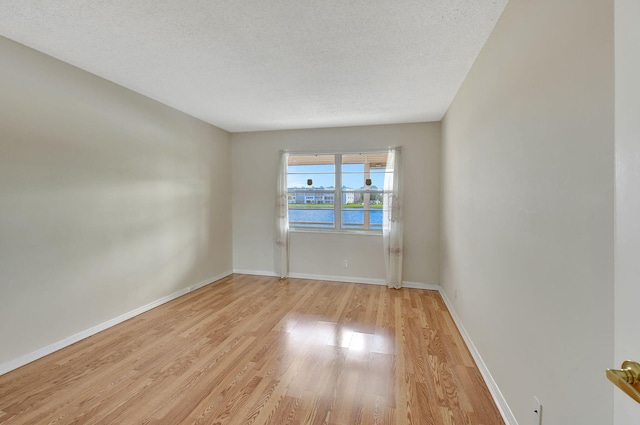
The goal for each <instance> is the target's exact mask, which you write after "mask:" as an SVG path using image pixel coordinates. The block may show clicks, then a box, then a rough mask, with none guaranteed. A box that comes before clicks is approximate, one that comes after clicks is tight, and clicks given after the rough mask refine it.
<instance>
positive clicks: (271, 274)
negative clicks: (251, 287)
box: [233, 269, 279, 277]
mask: <svg viewBox="0 0 640 425" xmlns="http://www.w3.org/2000/svg"><path fill="white" fill-rule="evenodd" d="M233 272H234V273H238V274H250V275H253V276H269V277H279V276H278V275H277V274H275V273H274V272H268V271H264V270H243V269H233Z"/></svg>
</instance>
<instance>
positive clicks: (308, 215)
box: [287, 152, 387, 233]
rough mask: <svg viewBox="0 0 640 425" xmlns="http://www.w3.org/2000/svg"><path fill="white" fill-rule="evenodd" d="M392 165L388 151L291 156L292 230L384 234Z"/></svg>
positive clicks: (290, 198) (290, 218) (289, 167)
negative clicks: (388, 175) (386, 181)
mask: <svg viewBox="0 0 640 425" xmlns="http://www.w3.org/2000/svg"><path fill="white" fill-rule="evenodd" d="M386 163H387V152H368V153H359V154H330V155H328V154H322V155H313V154H291V155H290V156H289V164H288V173H287V187H288V207H289V225H290V227H291V228H293V229H317V230H323V229H325V230H326V229H331V230H338V231H342V230H344V231H364V232H373V233H378V232H381V230H382V207H383V199H384V178H385V174H386ZM367 183H369V184H367ZM336 217H338V218H339V220H336Z"/></svg>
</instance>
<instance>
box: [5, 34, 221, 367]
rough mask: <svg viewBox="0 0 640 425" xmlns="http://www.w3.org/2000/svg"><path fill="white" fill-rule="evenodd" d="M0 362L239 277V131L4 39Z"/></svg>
mask: <svg viewBox="0 0 640 425" xmlns="http://www.w3.org/2000/svg"><path fill="white" fill-rule="evenodd" d="M0 57H2V66H0V93H1V95H0V341H2V343H1V344H0V366H1V365H2V364H3V363H6V362H8V361H9V360H13V359H16V358H18V357H20V356H23V355H26V354H27V353H30V352H32V351H34V350H37V349H41V348H43V347H45V346H47V345H49V344H52V343H54V342H57V341H59V340H61V339H63V338H66V337H69V336H70V335H73V334H75V333H77V332H80V331H84V330H86V329H88V328H90V327H92V326H95V325H97V324H100V323H102V322H104V321H107V320H109V319H113V318H114V317H116V316H118V315H121V314H123V313H126V312H129V311H131V310H133V309H136V308H138V307H140V306H143V305H145V304H147V303H150V302H152V301H155V300H157V299H160V298H162V297H165V296H168V295H170V294H172V293H175V292H177V291H179V290H181V289H183V288H186V287H189V286H190V285H194V284H197V283H200V282H203V281H207V280H210V279H211V278H213V277H216V276H219V275H220V274H224V273H227V272H229V271H230V270H231V268H232V261H231V214H230V208H229V203H230V202H231V191H230V188H229V180H230V178H231V169H230V163H229V162H230V161H229V159H230V157H231V151H230V144H229V134H228V133H226V132H224V131H221V130H219V129H216V128H215V127H212V126H210V125H208V124H205V123H203V122H201V121H198V120H196V119H193V118H191V117H188V116H187V115H185V114H182V113H180V112H177V111H175V110H172V109H170V108H168V107H166V106H164V105H161V104H159V103H157V102H154V101H151V100H149V99H147V98H145V97H143V96H140V95H138V94H135V93H133V92H131V91H128V90H126V89H124V88H122V87H119V86H117V85H115V84H112V83H110V82H108V81H105V80H102V79H100V78H98V77H96V76H94V75H91V74H88V73H86V72H84V71H81V70H79V69H77V68H74V67H72V66H70V65H67V64H64V63H62V62H60V61H58V60H55V59H52V58H50V57H48V56H45V55H42V54H40V53H37V52H35V51H33V50H30V49H28V48H25V47H24V46H21V45H18V44H16V43H14V42H12V41H9V40H7V39H4V38H0Z"/></svg>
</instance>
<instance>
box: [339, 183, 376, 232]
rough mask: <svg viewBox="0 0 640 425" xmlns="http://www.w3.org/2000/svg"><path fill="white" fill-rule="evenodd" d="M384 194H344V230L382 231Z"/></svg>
mask: <svg viewBox="0 0 640 425" xmlns="http://www.w3.org/2000/svg"><path fill="white" fill-rule="evenodd" d="M383 199H384V197H383V192H380V191H364V190H360V191H345V192H343V194H342V227H343V228H344V229H361V230H382V205H383Z"/></svg>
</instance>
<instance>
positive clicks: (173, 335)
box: [0, 275, 504, 425]
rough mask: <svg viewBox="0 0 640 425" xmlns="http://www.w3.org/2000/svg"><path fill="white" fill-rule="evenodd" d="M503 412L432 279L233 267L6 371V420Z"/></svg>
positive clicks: (306, 420) (0, 418) (382, 418)
mask: <svg viewBox="0 0 640 425" xmlns="http://www.w3.org/2000/svg"><path fill="white" fill-rule="evenodd" d="M143 423H144V424H166V425H175V424H232V425H236V424H238V425H240V424H255V425H261V424H292V425H293V424H327V425H347V424H348V425H358V424H363V425H364V424H367V425H369V424H396V425H403V424H421V425H435V424H438V425H440V424H442V425H450V424H453V425H480V424H482V425H501V424H504V422H503V421H502V419H501V418H500V415H499V413H498V411H497V409H496V407H495V404H494V403H493V401H492V399H491V396H490V394H489V392H488V390H487V387H486V385H485V383H484V381H483V379H482V377H481V375H480V373H479V371H478V369H477V368H476V366H475V364H474V362H473V359H472V358H471V356H470V354H469V352H468V350H467V348H466V347H465V345H464V343H463V341H462V338H461V337H460V334H459V333H458V331H457V329H456V327H455V325H454V323H453V321H452V319H451V317H450V315H449V313H448V312H447V309H446V307H445V305H444V303H443V301H442V299H441V298H440V295H439V294H438V293H437V292H436V291H426V290H418V289H401V290H392V289H388V288H386V287H383V286H374V285H360V284H351V283H336V282H324V281H314V280H299V279H287V280H282V281H281V280H278V279H276V278H270V277H259V276H247V275H232V276H229V277H227V278H225V279H222V280H220V281H218V282H216V283H215V284H212V285H209V286H207V287H205V288H202V289H199V290H198V291H194V292H192V293H190V294H188V295H185V296H183V297H181V298H178V299H176V300H174V301H172V302H170V303H167V304H164V305H162V306H160V307H157V308H155V309H153V310H151V311H149V312H147V313H144V314H142V315H140V316H137V317H135V318H133V319H131V320H128V321H126V322H124V323H122V324H120V325H117V326H115V327H113V328H110V329H108V330H106V331H104V332H101V333H99V334H97V335H94V336H92V337H90V338H87V339H85V340H83V341H81V342H79V343H77V344H74V345H72V346H70V347H67V348H64V349H62V350H60V351H58V352H55V353H53V354H51V355H49V356H47V357H45V358H42V359H40V360H38V361H36V362H33V363H31V364H29V365H27V366H24V367H22V368H20V369H17V370H14V371H12V372H9V373H7V374H5V375H3V376H0V424H3V425H5V424H6V425H8V424H143Z"/></svg>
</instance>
